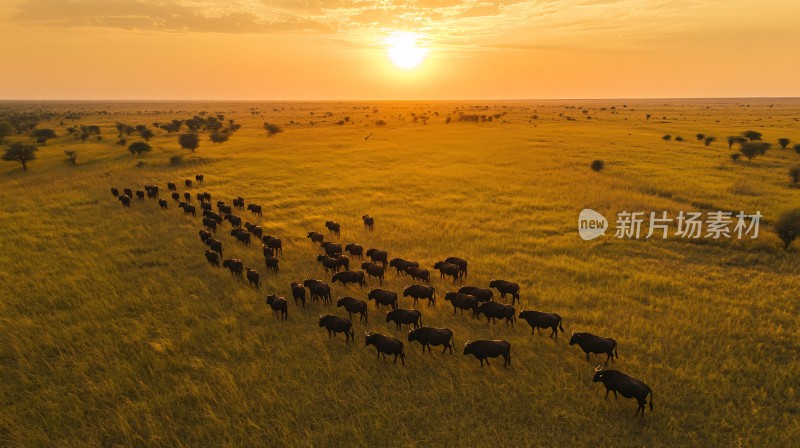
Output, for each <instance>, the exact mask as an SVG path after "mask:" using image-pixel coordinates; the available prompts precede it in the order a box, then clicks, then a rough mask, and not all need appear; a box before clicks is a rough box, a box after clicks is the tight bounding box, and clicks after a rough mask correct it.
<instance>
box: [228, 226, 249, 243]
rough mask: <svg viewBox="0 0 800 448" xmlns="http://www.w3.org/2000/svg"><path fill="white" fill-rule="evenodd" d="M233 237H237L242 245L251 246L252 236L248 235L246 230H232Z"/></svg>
mask: <svg viewBox="0 0 800 448" xmlns="http://www.w3.org/2000/svg"><path fill="white" fill-rule="evenodd" d="M231 236H233V237H236V239H237V240H239V242H240V243H243V244H244V245H245V246H249V245H250V234H249V233H247V231H246V230H243V229H233V230H231Z"/></svg>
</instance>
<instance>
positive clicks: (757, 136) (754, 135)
mask: <svg viewBox="0 0 800 448" xmlns="http://www.w3.org/2000/svg"><path fill="white" fill-rule="evenodd" d="M742 137H744V138H746V139H748V140H750V141H751V142H754V141H756V140H761V133H760V132H756V131H744V132H742Z"/></svg>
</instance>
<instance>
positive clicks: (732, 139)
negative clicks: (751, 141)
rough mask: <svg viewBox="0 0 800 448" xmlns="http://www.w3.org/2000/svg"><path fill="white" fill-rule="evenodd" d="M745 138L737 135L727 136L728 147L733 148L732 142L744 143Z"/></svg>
mask: <svg viewBox="0 0 800 448" xmlns="http://www.w3.org/2000/svg"><path fill="white" fill-rule="evenodd" d="M746 141H747V139H746V138H744V137H740V136H738V135H731V136H729V137H728V149H731V148H733V145H734V143H740V144H741V143H744V142H746Z"/></svg>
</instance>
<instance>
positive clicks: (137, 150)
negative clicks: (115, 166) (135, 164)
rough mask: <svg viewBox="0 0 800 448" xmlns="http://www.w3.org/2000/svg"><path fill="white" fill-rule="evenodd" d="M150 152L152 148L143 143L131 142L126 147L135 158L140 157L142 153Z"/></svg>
mask: <svg viewBox="0 0 800 448" xmlns="http://www.w3.org/2000/svg"><path fill="white" fill-rule="evenodd" d="M152 150H153V148H152V147H150V145H148V144H147V143H145V142H133V143H131V145H130V146H128V151H130V152H131V154H136V155H137V156H141V155H142V153H143V152H150V151H152Z"/></svg>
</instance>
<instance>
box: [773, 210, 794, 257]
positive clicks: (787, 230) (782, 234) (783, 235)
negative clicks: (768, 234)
mask: <svg viewBox="0 0 800 448" xmlns="http://www.w3.org/2000/svg"><path fill="white" fill-rule="evenodd" d="M774 227H775V233H777V234H778V237H779V238H780V239H781V241H783V244H784V246H783V248H784V249H788V248H789V245H790V244H792V242H793V241H794V240H795V239H796V238H797V236H798V235H800V209H798V208H796V209H794V210H789V211H788V212H785V213H783V214H781V216H779V217H778V220H777V221H775V224H774Z"/></svg>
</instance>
